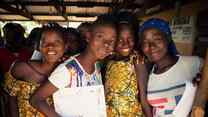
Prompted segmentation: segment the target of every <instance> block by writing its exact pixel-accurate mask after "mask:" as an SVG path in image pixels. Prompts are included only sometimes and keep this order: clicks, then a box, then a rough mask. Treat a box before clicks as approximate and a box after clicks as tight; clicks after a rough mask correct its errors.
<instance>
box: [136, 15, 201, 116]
mask: <svg viewBox="0 0 208 117" xmlns="http://www.w3.org/2000/svg"><path fill="white" fill-rule="evenodd" d="M139 33H140V37H141V38H140V42H141V43H140V44H141V49H142V52H143V53H144V55H145V56H146V57H147V59H148V61H150V62H151V63H152V64H153V67H152V68H151V70H150V73H149V75H148V78H146V79H145V80H144V81H143V84H144V86H145V88H146V89H147V90H146V89H145V88H144V89H143V90H145V91H146V93H147V94H146V95H147V96H146V99H141V101H142V102H143V101H144V102H146V101H147V102H148V103H149V104H150V105H151V107H152V108H153V111H152V115H153V117H170V116H171V117H172V116H174V117H188V114H189V112H190V111H191V106H190V105H191V104H192V102H193V100H192V99H193V98H194V96H189V97H188V98H189V99H187V98H186V97H184V94H185V92H187V91H186V90H187V88H186V85H187V84H191V83H192V81H193V79H194V77H195V76H196V75H197V73H199V72H200V69H201V67H202V66H201V65H202V63H201V60H200V58H198V57H196V56H181V55H178V52H177V49H176V47H175V44H174V42H173V40H172V37H171V30H170V27H169V24H168V22H166V21H164V20H162V19H158V18H152V19H149V20H147V21H145V22H144V23H143V25H142V26H141V27H140V31H139ZM190 71H191V72H190ZM190 93H193V94H194V92H189V94H190ZM182 98H183V100H182ZM185 98H186V99H185ZM189 104H190V105H189ZM142 106H143V105H142ZM143 108H146V107H145V106H143ZM177 108H183V109H185V110H183V112H182V111H181V112H180V111H179V110H180V109H177ZM179 115H180V116H179ZM148 117H149V116H148Z"/></svg>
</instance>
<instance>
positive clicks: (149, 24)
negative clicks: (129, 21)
mask: <svg viewBox="0 0 208 117" xmlns="http://www.w3.org/2000/svg"><path fill="white" fill-rule="evenodd" d="M150 28H155V29H158V30H159V31H160V32H162V33H164V34H165V36H166V38H165V39H167V41H168V50H169V52H170V54H171V55H177V54H178V51H177V49H176V46H175V43H174V42H173V40H172V33H171V29H170V26H169V23H168V22H167V21H165V20H162V19H159V18H151V19H149V20H147V21H145V22H144V23H143V25H142V26H141V27H140V30H139V33H140V35H141V36H142V33H143V32H144V31H145V30H146V29H150Z"/></svg>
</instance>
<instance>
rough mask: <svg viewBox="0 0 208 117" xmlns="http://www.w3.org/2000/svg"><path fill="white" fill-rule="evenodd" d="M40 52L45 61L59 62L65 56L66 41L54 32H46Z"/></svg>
mask: <svg viewBox="0 0 208 117" xmlns="http://www.w3.org/2000/svg"><path fill="white" fill-rule="evenodd" d="M40 51H41V53H42V54H43V57H44V60H45V61H47V62H50V63H53V62H57V61H58V60H59V59H60V58H61V57H62V56H63V55H64V51H65V45H64V40H63V39H62V37H61V36H60V35H59V34H57V33H56V32H54V31H49V32H46V33H45V36H44V38H43V39H42V40H41V43H40Z"/></svg>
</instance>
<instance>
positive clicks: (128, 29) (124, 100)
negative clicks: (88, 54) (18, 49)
mask: <svg viewBox="0 0 208 117" xmlns="http://www.w3.org/2000/svg"><path fill="white" fill-rule="evenodd" d="M134 39H135V37H134V30H133V27H132V25H131V24H129V23H128V22H120V23H119V24H118V40H117V43H116V47H115V51H116V54H117V55H116V56H115V58H114V59H113V60H110V61H109V63H108V64H107V69H106V75H105V80H106V81H105V94H106V104H107V116H108V117H142V109H141V105H140V102H139V94H138V93H139V91H138V86H137V78H136V73H135V68H134V61H135V59H136V57H137V56H136V54H135V53H134V52H133V47H134V43H135V42H134Z"/></svg>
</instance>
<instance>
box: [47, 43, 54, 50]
mask: <svg viewBox="0 0 208 117" xmlns="http://www.w3.org/2000/svg"><path fill="white" fill-rule="evenodd" d="M54 46H55V45H54V44H53V43H49V44H48V45H47V48H48V49H52V48H54Z"/></svg>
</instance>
